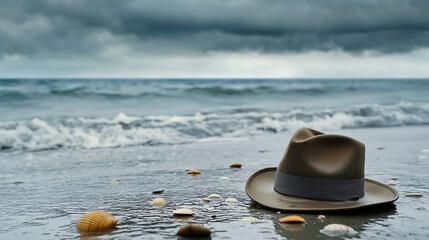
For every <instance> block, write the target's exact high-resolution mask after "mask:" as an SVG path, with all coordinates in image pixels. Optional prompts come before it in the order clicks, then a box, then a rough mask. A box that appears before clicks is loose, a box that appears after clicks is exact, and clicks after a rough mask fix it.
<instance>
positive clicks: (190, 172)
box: [188, 170, 201, 175]
mask: <svg viewBox="0 0 429 240" xmlns="http://www.w3.org/2000/svg"><path fill="white" fill-rule="evenodd" d="M188 174H191V175H199V174H201V172H200V171H196V170H194V171H189V172H188Z"/></svg>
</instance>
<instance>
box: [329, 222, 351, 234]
mask: <svg viewBox="0 0 429 240" xmlns="http://www.w3.org/2000/svg"><path fill="white" fill-rule="evenodd" d="M323 230H325V231H328V232H331V233H349V232H350V233H352V232H356V231H355V230H354V229H353V228H351V227H349V226H347V225H343V224H337V223H333V224H328V225H326V226H325V227H324V228H323Z"/></svg>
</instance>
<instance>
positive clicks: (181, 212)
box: [173, 208, 194, 215]
mask: <svg viewBox="0 0 429 240" xmlns="http://www.w3.org/2000/svg"><path fill="white" fill-rule="evenodd" d="M173 214H174V215H194V212H193V211H192V210H191V209H187V208H180V209H177V210H174V211H173Z"/></svg>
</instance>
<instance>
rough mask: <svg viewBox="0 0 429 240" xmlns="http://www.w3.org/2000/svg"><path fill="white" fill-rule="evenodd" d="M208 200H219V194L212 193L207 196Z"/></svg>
mask: <svg viewBox="0 0 429 240" xmlns="http://www.w3.org/2000/svg"><path fill="white" fill-rule="evenodd" d="M209 198H221V196H220V195H219V194H216V193H213V194H210V195H209Z"/></svg>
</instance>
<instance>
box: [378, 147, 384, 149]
mask: <svg viewBox="0 0 429 240" xmlns="http://www.w3.org/2000/svg"><path fill="white" fill-rule="evenodd" d="M377 149H378V150H384V149H385V148H384V147H378V148H377Z"/></svg>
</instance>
